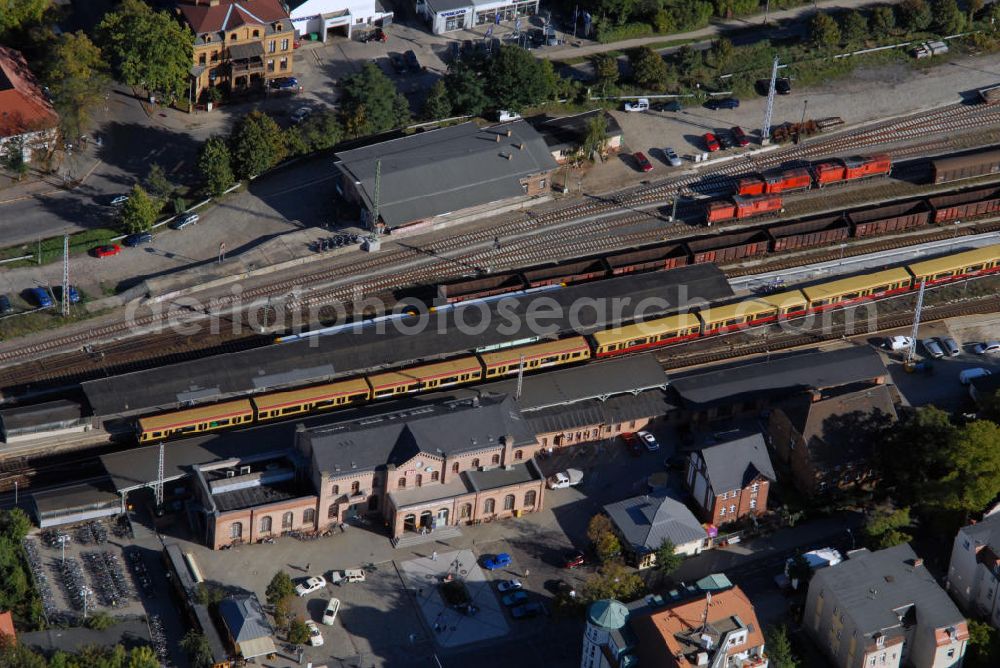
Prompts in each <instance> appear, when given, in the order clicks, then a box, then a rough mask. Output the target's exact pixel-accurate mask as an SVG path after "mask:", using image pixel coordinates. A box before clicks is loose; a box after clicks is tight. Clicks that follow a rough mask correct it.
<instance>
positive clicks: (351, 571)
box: [330, 568, 367, 587]
mask: <svg viewBox="0 0 1000 668" xmlns="http://www.w3.org/2000/svg"><path fill="white" fill-rule="evenodd" d="M366 578H367V576H366V575H365V571H364V569H363V568H348V569H346V570H343V571H330V584H335V585H337V586H338V587H339V586H340V585H342V584H344V583H345V582H347V583H351V582H364V581H365V580H366Z"/></svg>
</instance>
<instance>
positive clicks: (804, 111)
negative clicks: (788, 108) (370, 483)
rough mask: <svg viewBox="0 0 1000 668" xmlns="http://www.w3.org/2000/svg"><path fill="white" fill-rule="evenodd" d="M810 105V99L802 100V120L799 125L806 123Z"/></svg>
mask: <svg viewBox="0 0 1000 668" xmlns="http://www.w3.org/2000/svg"><path fill="white" fill-rule="evenodd" d="M808 106H809V100H803V101H802V121H801V122H800V123H799V125H805V122H806V108H807V107H808Z"/></svg>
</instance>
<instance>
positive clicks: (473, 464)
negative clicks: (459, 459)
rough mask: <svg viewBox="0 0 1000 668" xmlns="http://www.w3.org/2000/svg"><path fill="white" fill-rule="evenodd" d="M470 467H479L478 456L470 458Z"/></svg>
mask: <svg viewBox="0 0 1000 668" xmlns="http://www.w3.org/2000/svg"><path fill="white" fill-rule="evenodd" d="M472 468H474V469H478V468H479V458H478V457H476V458H475V459H473V460H472Z"/></svg>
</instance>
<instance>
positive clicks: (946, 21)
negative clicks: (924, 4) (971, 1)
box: [931, 0, 965, 35]
mask: <svg viewBox="0 0 1000 668" xmlns="http://www.w3.org/2000/svg"><path fill="white" fill-rule="evenodd" d="M931 17H932V20H931V27H932V28H933V29H934V31H935V32H937V33H939V34H941V35H955V34H957V33H960V32H962V28H963V27H964V26H965V15H964V14H962V10H960V9H959V8H958V3H957V2H956V0H932V2H931Z"/></svg>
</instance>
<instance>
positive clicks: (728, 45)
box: [712, 37, 736, 70]
mask: <svg viewBox="0 0 1000 668" xmlns="http://www.w3.org/2000/svg"><path fill="white" fill-rule="evenodd" d="M735 54H736V47H735V46H733V43H732V42H731V41H730V40H729V39H727V38H725V37H720V38H719V39H717V40H715V41H714V42H713V43H712V60H713V61H714V62H715V67H716V68H717V69H720V70H723V69H725V68H726V67H728V66H729V63H730V61H732V59H733V56H734V55H735Z"/></svg>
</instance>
